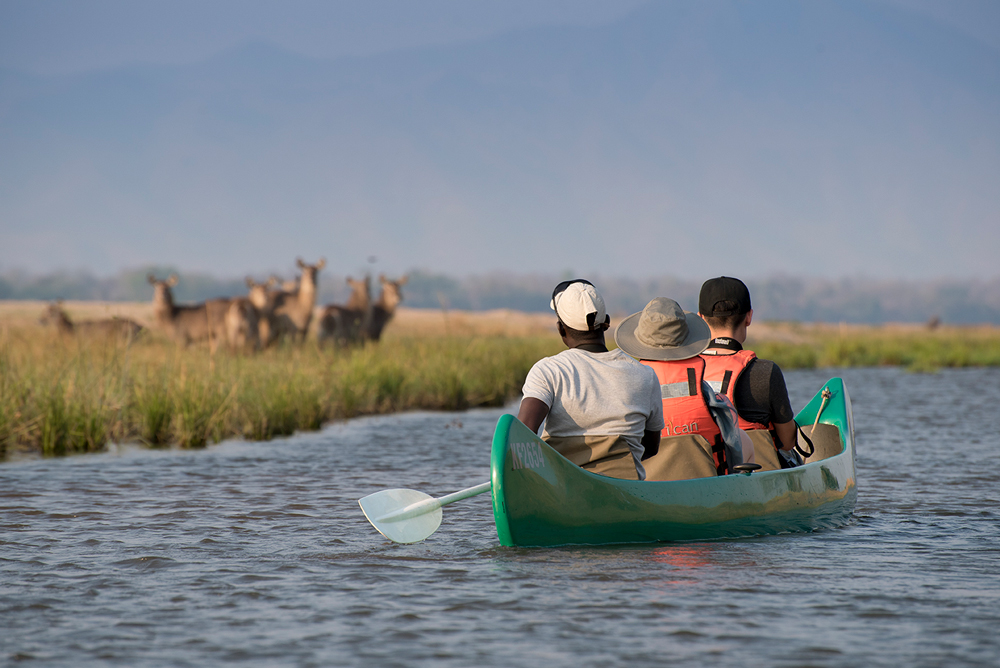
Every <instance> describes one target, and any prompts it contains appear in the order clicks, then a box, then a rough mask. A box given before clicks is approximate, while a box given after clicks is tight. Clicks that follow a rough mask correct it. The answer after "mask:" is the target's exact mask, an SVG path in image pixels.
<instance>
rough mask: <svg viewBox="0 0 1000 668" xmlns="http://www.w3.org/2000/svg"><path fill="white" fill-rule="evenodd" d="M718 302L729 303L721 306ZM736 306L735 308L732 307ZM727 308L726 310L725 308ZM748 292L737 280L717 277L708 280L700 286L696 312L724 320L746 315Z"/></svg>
mask: <svg viewBox="0 0 1000 668" xmlns="http://www.w3.org/2000/svg"><path fill="white" fill-rule="evenodd" d="M720 302H730V303H729V304H722V303H720ZM732 304H736V308H733V307H732ZM727 307H728V308H727ZM751 308H753V307H752V306H750V291H749V290H748V289H747V286H746V285H745V284H744V283H743V281H741V280H740V279H738V278H730V277H729V276H719V277H718V278H710V279H708V280H707V281H705V283H704V284H703V285H702V286H701V294H699V295H698V311H699V312H700V313H701V314H702V315H703V316H706V317H709V318H724V317H726V316H730V315H741V314H743V313H748V312H749V311H750V309H751Z"/></svg>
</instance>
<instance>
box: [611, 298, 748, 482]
mask: <svg viewBox="0 0 1000 668" xmlns="http://www.w3.org/2000/svg"><path fill="white" fill-rule="evenodd" d="M711 338H712V335H711V330H710V329H709V326H708V324H707V323H706V322H705V321H704V320H702V319H701V317H700V316H698V315H697V314H696V313H690V312H686V311H684V310H683V309H682V308H681V306H680V304H678V303H677V302H676V301H674V300H673V299H669V298H667V297H657V298H655V299H653V300H652V301H650V302H649V303H648V304H646V307H645V308H644V309H643V310H642V311H640V312H639V313H633V314H632V315H630V316H628V317H627V318H625V319H624V320H622V322H621V323H620V324H619V325H618V328H617V329H616V330H615V342H616V343H617V344H618V347H619V348H620V349H622V350H624V351H625V352H626V353H628V354H629V355H632V356H633V357H635V358H636V359H638V360H639V361H640V362H641V363H642V364H644V365H646V366H648V367H650V368H652V369H653V371H654V372H656V375H657V378H658V379H659V381H660V391H661V397H662V400H663V421H664V425H665V426H664V429H663V432H662V433H661V444H662V443H663V439H665V438H684V439H689V440H690V439H695V440H697V441H698V443H702V442H704V446H703V447H707V448H708V450H707V451H710V452H711V455H712V459H713V460H714V462H715V469H716V474H718V475H722V474H725V473H731V472H732V471H733V468H732V467H733V466H736V465H737V464H742V463H744V462H752V461H753V449H752V446H751V447H750V448H749V450H748V449H747V447H746V445H748V440H747V441H744V437H743V435H741V433H740V430H739V428H738V427H737V426H736V410H735V408H733V405H732V403H731V402H729V400H727V399H726V398H725V397H724V396H721V395H719V394H718V393H716V392H715V391H714V390H712V388H711V386H709V385H708V383H706V382H705V380H704V375H705V361H704V360H703V359H702V358H701V357H699V353H701V352H702V351H703V350H705V348H707V347H708V343H709V341H710V340H711ZM699 439H702V440H703V441H702V440H699ZM647 468H648V467H647Z"/></svg>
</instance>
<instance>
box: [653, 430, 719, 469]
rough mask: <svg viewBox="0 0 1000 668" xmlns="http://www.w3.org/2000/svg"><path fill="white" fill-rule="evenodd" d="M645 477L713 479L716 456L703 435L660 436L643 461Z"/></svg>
mask: <svg viewBox="0 0 1000 668" xmlns="http://www.w3.org/2000/svg"><path fill="white" fill-rule="evenodd" d="M642 466H643V468H645V469H646V480H690V479H692V478H710V477H711V478H714V477H715V476H716V475H717V474H716V471H715V459H714V458H713V457H712V449H711V447H709V445H708V441H706V440H705V438H704V437H703V436H696V435H694V434H685V435H683V436H668V437H666V438H661V439H660V449H659V450H658V451H657V453H656V454H655V455H653V456H652V457H650V458H649V459H644V460H642Z"/></svg>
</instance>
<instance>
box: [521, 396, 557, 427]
mask: <svg viewBox="0 0 1000 668" xmlns="http://www.w3.org/2000/svg"><path fill="white" fill-rule="evenodd" d="M548 414H549V405H548V404H546V403H545V402H544V401H542V400H541V399H536V398H535V397H525V398H524V399H521V407H520V408H519V409H518V411H517V419H518V420H520V421H521V422H523V423H524V426H526V427H527V428H528V429H530V430H531V431H533V432H535V433H536V434H537V433H538V428H539V427H541V426H542V421H543V420H545V416H546V415H548Z"/></svg>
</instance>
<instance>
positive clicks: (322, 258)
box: [316, 257, 326, 269]
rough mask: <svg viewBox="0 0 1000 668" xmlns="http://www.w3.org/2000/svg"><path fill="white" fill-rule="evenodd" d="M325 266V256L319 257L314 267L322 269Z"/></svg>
mask: <svg viewBox="0 0 1000 668" xmlns="http://www.w3.org/2000/svg"><path fill="white" fill-rule="evenodd" d="M325 266H326V258H325V257H321V258H320V259H319V262H317V263H316V269H322V268H323V267H325Z"/></svg>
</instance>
